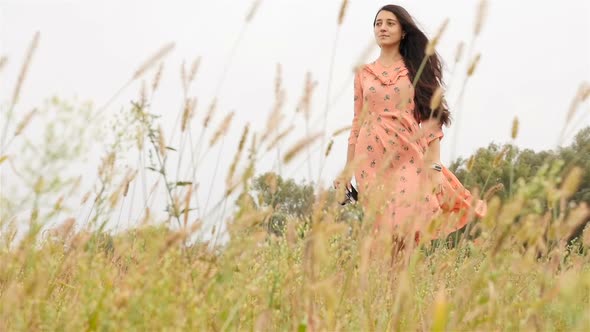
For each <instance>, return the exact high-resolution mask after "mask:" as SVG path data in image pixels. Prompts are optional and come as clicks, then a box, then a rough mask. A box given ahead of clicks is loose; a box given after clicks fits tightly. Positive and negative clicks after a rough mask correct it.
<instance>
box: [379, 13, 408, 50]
mask: <svg viewBox="0 0 590 332" xmlns="http://www.w3.org/2000/svg"><path fill="white" fill-rule="evenodd" d="M374 32H375V40H376V41H377V44H378V45H379V46H380V47H384V46H393V45H399V43H400V42H401V40H402V36H403V34H404V32H403V31H402V25H401V24H400V23H399V21H398V20H397V17H395V14H393V13H392V12H389V11H387V10H382V11H380V12H379V14H377V19H376V20H375V26H374Z"/></svg>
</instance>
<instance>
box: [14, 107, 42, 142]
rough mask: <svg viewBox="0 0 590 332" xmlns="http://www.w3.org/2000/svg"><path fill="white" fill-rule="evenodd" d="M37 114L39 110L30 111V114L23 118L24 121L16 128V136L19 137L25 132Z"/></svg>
mask: <svg viewBox="0 0 590 332" xmlns="http://www.w3.org/2000/svg"><path fill="white" fill-rule="evenodd" d="M36 113H37V109H36V108H34V109H33V110H32V111H30V112H29V113H27V114H26V115H25V117H24V118H23V120H22V121H21V122H20V123H19V124H18V125H17V126H16V130H15V131H14V136H18V135H20V134H21V133H22V132H23V130H24V129H25V128H26V127H27V126H28V125H29V123H30V122H31V119H32V118H33V115H35V114H36Z"/></svg>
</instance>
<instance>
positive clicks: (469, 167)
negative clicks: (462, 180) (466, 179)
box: [467, 155, 475, 172]
mask: <svg viewBox="0 0 590 332" xmlns="http://www.w3.org/2000/svg"><path fill="white" fill-rule="evenodd" d="M473 165H475V156H474V155H473V156H471V157H470V158H469V160H468V161H467V171H468V172H471V170H472V169H473Z"/></svg>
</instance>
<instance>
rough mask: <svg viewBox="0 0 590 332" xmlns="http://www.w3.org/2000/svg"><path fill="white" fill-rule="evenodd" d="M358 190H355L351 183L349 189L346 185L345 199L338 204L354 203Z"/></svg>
mask: <svg viewBox="0 0 590 332" xmlns="http://www.w3.org/2000/svg"><path fill="white" fill-rule="evenodd" d="M358 195H359V193H358V191H356V188H354V186H353V185H352V184H351V185H350V189H348V186H347V187H346V199H345V200H344V202H340V205H346V204H349V203H354V202H356V201H358Z"/></svg>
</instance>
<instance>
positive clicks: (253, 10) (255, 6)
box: [246, 0, 262, 23]
mask: <svg viewBox="0 0 590 332" xmlns="http://www.w3.org/2000/svg"><path fill="white" fill-rule="evenodd" d="M261 2H262V0H255V1H254V2H253V3H252V7H250V10H249V11H248V15H246V23H250V22H252V19H253V18H254V15H255V14H256V11H257V10H258V6H260V3H261Z"/></svg>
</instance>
